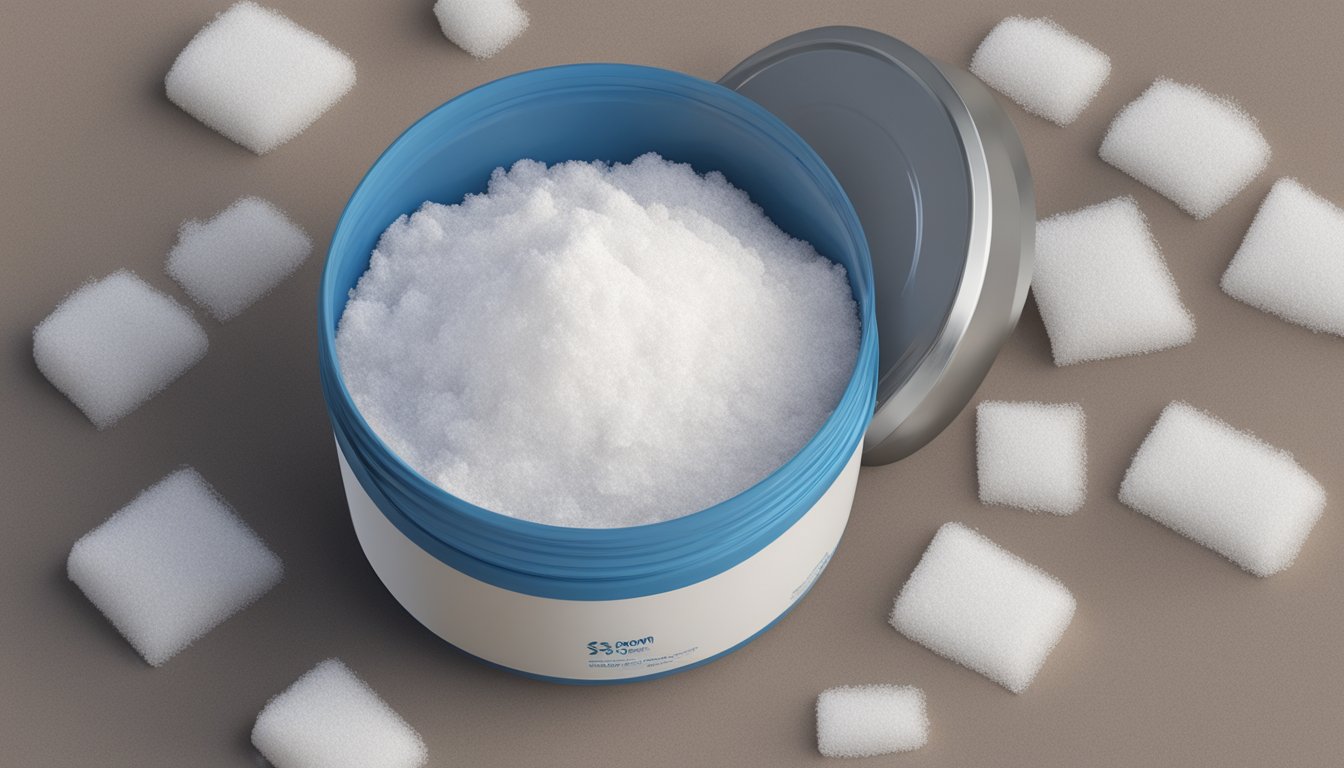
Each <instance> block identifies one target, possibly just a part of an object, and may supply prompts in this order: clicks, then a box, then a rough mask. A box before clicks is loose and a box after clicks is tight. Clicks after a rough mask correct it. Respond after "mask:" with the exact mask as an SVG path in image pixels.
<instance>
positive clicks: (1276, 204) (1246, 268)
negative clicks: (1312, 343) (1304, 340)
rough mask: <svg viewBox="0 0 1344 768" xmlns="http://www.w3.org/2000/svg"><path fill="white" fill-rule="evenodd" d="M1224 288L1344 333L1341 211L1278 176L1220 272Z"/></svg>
mask: <svg viewBox="0 0 1344 768" xmlns="http://www.w3.org/2000/svg"><path fill="white" fill-rule="evenodd" d="M1223 290H1224V291H1226V292H1227V295H1229V296H1231V297H1233V298H1235V299H1239V300H1241V301H1244V302H1246V303H1247V304H1250V305H1251V306H1253V307H1256V308H1258V309H1263V310H1264V311H1266V312H1270V313H1273V314H1275V315H1278V316H1279V317H1281V318H1283V319H1284V320H1287V321H1288V322H1290V323H1297V324H1298V325H1303V326H1306V327H1307V328H1310V329H1311V330H1313V331H1323V332H1326V333H1333V334H1337V335H1340V336H1344V211H1341V210H1340V209H1339V207H1338V206H1336V205H1334V204H1333V203H1331V202H1330V201H1329V200H1326V199H1325V198H1323V197H1321V196H1320V195H1317V194H1316V193H1314V192H1312V191H1311V190H1309V189H1307V188H1306V187H1304V186H1302V185H1301V184H1299V183H1297V181H1295V180H1293V179H1280V180H1279V181H1277V182H1275V184H1274V188H1273V189H1271V190H1270V191H1269V195H1268V196H1267V197H1266V198H1265V201H1264V202H1263V203H1261V204H1260V211H1259V212H1258V213H1256V215H1255V221H1253V222H1251V228H1250V230H1249V231H1247V232H1246V238H1245V239H1244V240H1242V241H1241V248H1239V249H1238V250H1237V255H1236V256H1235V257H1234V258H1233V259H1232V263H1231V264H1230V265H1229V266H1228V268H1227V271H1226V272H1224V273H1223Z"/></svg>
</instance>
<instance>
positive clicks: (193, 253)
mask: <svg viewBox="0 0 1344 768" xmlns="http://www.w3.org/2000/svg"><path fill="white" fill-rule="evenodd" d="M312 250H313V243H312V241H311V240H309V239H308V235H306V234H304V232H303V230H302V229H299V228H298V227H297V226H295V225H294V223H293V222H291V221H290V220H289V219H287V218H286V217H285V214H284V213H282V212H281V211H280V210H279V209H278V208H276V207H275V206H274V205H271V204H270V203H268V202H266V201H265V200H262V199H261V198H258V197H243V198H240V199H239V200H237V201H236V202H234V203H233V205H230V206H229V207H228V208H225V209H224V210H223V211H221V212H220V213H219V214H218V215H216V216H215V217H214V218H212V219H210V220H209V221H206V222H199V221H195V220H194V219H189V220H187V221H186V222H184V223H183V224H182V229H181V231H180V232H179V233H178V236H177V244H176V245H174V246H173V250H172V252H171V253H170V254H169V255H168V274H170V275H172V276H173V279H174V280H176V281H177V282H178V283H180V284H181V285H182V287H183V288H185V289H186V291H187V293H188V294H190V295H191V298H193V299H195V300H196V301H197V302H199V303H200V304H202V305H204V306H205V308H206V309H208V310H209V311H210V314H212V315H214V316H215V318H216V319H219V320H228V319H230V318H233V317H235V316H237V315H238V313H240V312H242V311H243V310H244V309H247V308H248V307H249V306H251V305H252V303H253V302H255V301H256V300H257V299H259V298H261V297H262V296H263V295H265V294H266V292H267V291H269V290H271V289H272V288H274V287H275V286H276V285H278V284H279V283H280V281H281V280H284V279H285V278H286V277H288V276H289V275H290V274H291V273H293V272H294V270H296V269H298V267H299V265H300V264H302V263H303V260H304V259H306V258H308V254H309V253H311V252H312Z"/></svg>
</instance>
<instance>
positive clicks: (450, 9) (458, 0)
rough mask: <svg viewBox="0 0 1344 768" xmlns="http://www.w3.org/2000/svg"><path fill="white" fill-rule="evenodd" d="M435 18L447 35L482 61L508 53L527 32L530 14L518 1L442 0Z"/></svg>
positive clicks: (435, 7) (436, 6)
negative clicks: (520, 36) (501, 52)
mask: <svg viewBox="0 0 1344 768" xmlns="http://www.w3.org/2000/svg"><path fill="white" fill-rule="evenodd" d="M434 15H435V16H436V17H438V19H439V26H440V27H441V28H442V29H443V34H444V35H445V36H446V37H447V38H448V39H449V40H451V41H453V44H454V45H456V46H457V47H459V48H461V49H462V50H464V51H466V52H467V53H470V54H471V55H472V56H475V57H476V58H478V59H488V58H490V57H491V56H494V55H495V54H497V53H499V52H500V51H502V50H504V46H506V45H508V44H509V43H511V42H513V41H514V40H515V39H516V38H517V37H518V36H519V35H521V34H523V32H524V31H526V30H527V22H528V16H527V11H525V10H523V9H522V8H521V7H519V5H518V3H517V1H516V0H438V2H436V3H435V4H434Z"/></svg>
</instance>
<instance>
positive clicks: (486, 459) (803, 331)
mask: <svg viewBox="0 0 1344 768" xmlns="http://www.w3.org/2000/svg"><path fill="white" fill-rule="evenodd" d="M858 338H859V324H858V316H857V310H856V306H855V303H854V300H853V298H852V295H851V293H850V288H849V284H848V280H847V276H846V272H845V270H844V268H842V267H840V266H839V265H837V264H835V263H833V262H831V261H829V260H827V259H825V258H823V257H822V256H820V255H818V254H817V253H816V251H815V250H813V248H812V247H811V246H810V245H808V244H807V243H804V242H802V241H799V240H796V239H794V238H791V237H790V236H788V235H786V234H785V233H784V232H782V231H780V229H779V228H778V227H776V226H775V225H774V224H773V223H772V222H771V221H770V220H769V219H768V218H767V217H766V216H765V214H764V213H763V212H762V210H761V209H760V208H759V207H758V206H756V205H754V204H753V203H752V202H751V201H750V199H748V197H747V195H746V194H745V193H744V192H742V191H741V190H739V189H737V188H735V187H733V186H732V185H731V184H730V183H729V182H728V181H727V180H726V179H725V178H724V177H723V175H722V174H719V173H709V174H707V175H704V176H701V175H698V174H697V173H696V172H695V171H694V170H692V169H691V167H690V166H688V165H683V164H676V163H671V162H668V161H666V160H664V159H662V158H661V157H658V156H657V155H654V154H648V155H644V156H643V157H640V158H638V159H636V160H635V161H634V162H632V163H630V164H628V165H622V164H618V165H615V166H607V165H605V164H602V163H586V162H568V163H562V164H559V165H555V166H552V167H550V168H547V167H546V166H545V165H543V164H541V163H537V162H534V161H530V160H524V161H519V162H518V163H517V164H515V165H514V166H513V168H512V169H511V170H509V171H507V172H506V171H504V170H503V169H497V170H496V171H495V173H494V174H493V175H492V177H491V179H490V183H489V190H488V193H487V194H482V195H469V196H468V197H467V198H466V199H465V200H463V201H462V202H461V203H460V204H456V205H440V204H438V203H426V204H425V205H424V206H423V207H422V208H421V209H420V210H419V211H418V212H416V213H415V214H413V215H411V216H403V217H402V218H400V219H398V220H397V221H396V222H394V223H393V224H392V225H391V226H390V227H388V229H387V231H386V232H385V233H384V234H383V236H382V239H381V240H380V241H379V243H378V246H377V248H376V249H375V251H374V253H373V257H372V260H371V262H370V265H369V270H368V272H367V273H366V274H365V275H364V276H363V277H362V278H361V279H360V281H359V283H358V285H357V286H356V287H355V289H354V291H352V294H351V298H350V301H349V303H348V305H347V306H346V309H345V312H344V314H343V316H342V318H341V321H340V325H339V328H338V333H337V340H336V351H337V355H338V358H339V361H340V366H341V372H342V375H343V376H344V379H345V383H346V385H347V386H348V388H349V390H350V392H351V395H352V396H353V398H354V401H355V403H356V405H357V406H358V408H359V409H360V411H361V413H362V414H363V415H364V417H365V418H366V419H367V420H368V421H369V423H370V425H371V426H372V427H373V429H374V430H375V432H377V433H378V435H379V436H380V437H382V439H383V440H384V441H385V442H387V444H388V445H389V446H390V447H391V448H392V449H393V450H394V451H396V452H397V453H398V454H400V456H401V457H402V458H404V459H405V460H406V461H407V462H409V464H410V465H411V466H412V467H414V468H415V469H417V470H418V471H419V472H420V473H421V474H423V475H424V476H425V477H427V478H429V479H430V480H431V481H432V482H434V483H436V484H438V485H439V486H441V487H443V488H444V489H446V490H448V491H449V492H451V493H454V494H456V495H457V496H459V497H461V498H464V499H466V500H467V501H470V502H473V503H475V504H478V505H480V506H483V507H486V508H488V509H491V510H494V511H497V512H501V513H503V514H507V515H513V516H516V517H521V518H526V519H531V520H536V521H540V522H547V523H552V524H558V525H567V526H577V527H616V526H627V525H636V524H641V523H650V522H655V521H658V520H664V519H668V518H672V517H677V516H680V515H684V514H688V513H690V512H693V511H696V510H699V509H703V508H705V507H707V506H710V505H712V504H715V503H717V502H720V501H723V500H724V499H727V498H729V497H731V496H733V495H735V494H737V493H738V492H740V491H742V490H744V489H746V488H747V487H749V486H751V485H753V484H754V483H756V482H757V481H759V480H761V479H762V478H763V477H765V476H766V475H767V474H768V473H770V472H771V471H773V470H774V469H775V468H777V467H778V466H780V465H781V464H783V463H784V462H785V461H786V460H788V459H789V458H791V457H792V456H793V455H794V454H796V453H797V452H798V450H799V449H801V448H802V446H803V445H804V444H805V443H806V442H807V441H808V440H810V439H811V437H812V436H813V435H814V434H815V433H816V431H817V430H818V429H819V428H820V426H821V425H822V423H823V422H824V421H825V420H826V418H827V417H828V416H829V415H830V413H831V411H832V410H833V409H834V407H835V405H836V404H837V403H838V402H839V399H840V396H841V394H842V393H843V391H844V388H845V386H846V384H847V383H848V380H849V378H850V376H851V374H852V372H853V367H854V361H855V357H856V354H857V350H858Z"/></svg>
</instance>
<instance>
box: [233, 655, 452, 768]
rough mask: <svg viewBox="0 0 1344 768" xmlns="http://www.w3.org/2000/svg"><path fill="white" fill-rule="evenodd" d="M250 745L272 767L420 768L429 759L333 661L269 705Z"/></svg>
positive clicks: (396, 719) (408, 731)
mask: <svg viewBox="0 0 1344 768" xmlns="http://www.w3.org/2000/svg"><path fill="white" fill-rule="evenodd" d="M252 745H253V746H255V747H256V748H257V750H258V751H260V752H261V754H262V756H264V757H265V758H266V759H267V760H268V761H269V762H270V763H271V765H273V766H275V768H419V766H422V765H424V764H425V762H426V761H427V760H428V759H429V757H428V754H427V753H426V751H425V743H424V741H422V740H421V739H420V734H418V733H416V732H415V730H414V729H413V728H411V726H409V725H407V724H406V721H405V720H403V719H401V716H400V715H398V714H397V713H396V712H394V711H393V710H392V708H391V707H389V706H388V705H387V704H386V703H385V702H384V701H383V700H382V699H381V698H379V697H378V694H376V693H374V692H373V689H371V688H369V686H368V685H366V684H365V683H364V681H362V680H360V679H359V678H358V677H356V676H355V674H354V673H353V672H351V671H350V669H349V668H348V667H346V666H345V665H344V664H342V663H341V662H340V661H339V660H337V659H327V660H326V661H323V662H321V663H320V664H318V665H317V666H316V667H313V668H312V669H311V670H309V671H308V672H307V673H305V674H304V675H303V676H302V677H300V678H299V679H298V680H296V681H295V682H294V684H293V685H291V686H289V688H286V689H285V690H284V692H283V693H281V694H279V695H278V696H276V697H275V698H273V699H271V700H270V701H269V702H267V704H266V707H265V708H264V709H262V710H261V714H259V715H257V722H256V725H254V726H253V727H252Z"/></svg>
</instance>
